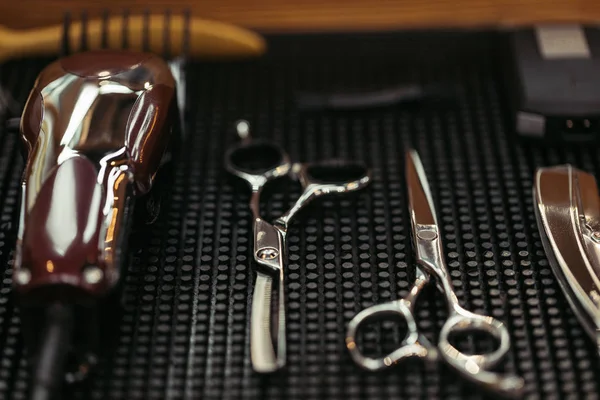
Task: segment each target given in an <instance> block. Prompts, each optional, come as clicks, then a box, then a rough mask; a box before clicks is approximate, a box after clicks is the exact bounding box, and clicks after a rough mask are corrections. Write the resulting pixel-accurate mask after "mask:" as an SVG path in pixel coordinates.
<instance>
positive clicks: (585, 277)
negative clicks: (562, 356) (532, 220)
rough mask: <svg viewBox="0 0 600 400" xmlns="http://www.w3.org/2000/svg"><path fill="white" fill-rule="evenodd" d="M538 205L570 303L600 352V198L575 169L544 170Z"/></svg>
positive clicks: (536, 195)
mask: <svg viewBox="0 0 600 400" xmlns="http://www.w3.org/2000/svg"><path fill="white" fill-rule="evenodd" d="M534 185H535V186H534V191H533V192H534V194H533V195H534V202H535V211H536V217H537V222H538V228H539V231H540V233H541V237H542V243H543V245H544V250H545V252H546V255H547V257H548V260H549V262H550V266H551V267H552V270H553V272H554V274H555V275H556V277H557V279H558V283H559V284H560V287H561V288H562V290H563V292H564V294H565V296H566V298H567V300H568V301H569V303H570V305H571V307H572V309H573V311H574V312H575V314H576V315H577V317H578V318H579V320H580V322H581V324H582V325H583V327H584V329H585V330H586V331H587V333H588V334H589V335H590V336H591V338H592V340H594V342H595V343H596V346H597V347H598V351H599V353H600V197H599V196H598V187H597V185H596V179H595V178H594V177H593V176H592V175H590V174H588V173H585V172H583V171H581V170H578V169H576V168H573V167H572V166H571V165H559V166H555V167H550V168H539V169H538V170H537V172H536V175H535V183H534Z"/></svg>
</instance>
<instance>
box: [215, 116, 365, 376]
mask: <svg viewBox="0 0 600 400" xmlns="http://www.w3.org/2000/svg"><path fill="white" fill-rule="evenodd" d="M237 131H238V135H239V136H240V138H241V142H240V143H239V144H236V145H235V146H233V147H231V148H230V149H229V150H228V152H227V154H226V156H225V167H226V169H227V170H228V171H229V172H230V173H232V174H234V175H236V176H238V177H240V178H242V179H244V180H245V181H246V182H248V184H249V185H250V187H251V189H252V195H251V197H250V202H249V204H250V209H251V210H252V218H253V221H254V222H253V232H254V260H255V261H256V263H257V264H259V265H260V266H261V267H263V268H261V269H258V270H257V271H256V272H257V277H256V282H255V285H254V295H253V299H252V313H251V318H250V357H251V360H252V365H253V368H254V370H255V371H257V372H263V373H268V372H273V371H275V370H277V369H279V368H281V367H283V366H284V365H285V359H286V344H285V301H284V299H285V296H284V271H285V259H286V257H287V254H286V253H287V251H286V235H287V231H288V225H289V223H290V221H291V220H292V219H293V217H294V216H295V215H296V214H297V213H298V212H299V211H300V210H301V209H302V208H304V207H305V206H306V205H307V204H308V203H309V202H311V201H312V200H314V199H316V198H318V197H320V196H323V195H328V194H334V193H348V192H353V191H356V190H358V189H361V188H363V187H365V186H366V185H367V184H368V183H369V181H370V180H371V175H370V171H369V170H368V169H367V168H366V167H365V166H364V165H361V164H357V163H346V162H337V161H327V162H323V163H311V164H308V163H306V164H303V163H292V162H290V158H289V156H288V155H287V154H286V152H285V151H284V150H283V149H282V148H280V147H279V146H277V145H275V144H273V143H270V142H265V141H258V140H253V139H251V138H250V134H249V126H248V123H247V122H246V121H240V122H238V124H237ZM288 175H289V176H291V177H292V178H294V179H296V180H298V181H299V182H300V184H301V185H302V188H303V191H302V194H301V195H300V197H299V198H298V199H297V200H296V202H295V203H294V205H293V206H292V207H291V208H290V209H289V210H288V211H287V212H285V213H284V214H283V215H281V216H280V217H279V218H277V219H276V220H275V221H273V223H272V224H271V223H269V222H267V221H265V220H264V219H263V218H262V217H261V216H260V195H261V192H262V190H263V188H264V186H265V185H266V184H267V183H269V182H271V181H272V180H274V179H277V178H280V177H283V176H288ZM273 278H276V279H277V280H278V285H279V287H278V296H279V301H278V304H277V305H276V309H277V312H275V313H272V312H271V298H272V285H273ZM272 314H273V315H274V316H275V317H276V318H275V321H272V320H271V316H272ZM273 328H274V330H275V336H276V340H273V333H272V330H273Z"/></svg>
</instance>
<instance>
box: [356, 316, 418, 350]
mask: <svg viewBox="0 0 600 400" xmlns="http://www.w3.org/2000/svg"><path fill="white" fill-rule="evenodd" d="M407 335H408V323H407V322H406V319H405V318H403V317H402V316H400V315H398V314H391V313H390V315H385V316H383V317H381V316H379V318H378V319H376V320H366V321H364V322H363V324H362V325H361V328H360V331H359V333H358V335H357V336H358V337H357V338H356V339H357V343H358V345H359V346H360V348H361V351H362V354H363V355H364V356H366V357H370V358H381V357H385V356H387V355H388V354H390V353H392V352H393V351H395V350H396V349H398V347H400V346H401V344H402V342H403V341H404V339H405V338H406V336H407Z"/></svg>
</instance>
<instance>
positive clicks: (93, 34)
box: [61, 9, 191, 59]
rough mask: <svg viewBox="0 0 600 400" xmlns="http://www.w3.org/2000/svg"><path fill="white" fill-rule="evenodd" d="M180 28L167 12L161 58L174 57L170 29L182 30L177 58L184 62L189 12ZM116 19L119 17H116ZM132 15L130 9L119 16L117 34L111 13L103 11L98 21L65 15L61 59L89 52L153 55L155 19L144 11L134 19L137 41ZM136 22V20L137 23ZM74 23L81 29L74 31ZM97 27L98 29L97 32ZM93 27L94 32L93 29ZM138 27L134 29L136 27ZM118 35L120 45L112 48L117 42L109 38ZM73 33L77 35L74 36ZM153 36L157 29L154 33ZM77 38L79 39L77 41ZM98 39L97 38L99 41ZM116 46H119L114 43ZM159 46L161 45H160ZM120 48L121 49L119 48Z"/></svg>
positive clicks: (148, 12)
mask: <svg viewBox="0 0 600 400" xmlns="http://www.w3.org/2000/svg"><path fill="white" fill-rule="evenodd" d="M182 14H183V26H181V27H179V26H177V27H175V26H173V23H172V15H173V13H172V11H171V10H170V9H167V10H166V11H165V12H164V14H163V15H164V18H163V24H164V25H163V30H162V41H161V42H162V46H161V45H159V46H160V47H162V49H161V50H162V51H160V54H159V55H161V56H163V57H164V58H166V59H169V58H171V57H172V56H173V54H174V52H173V46H175V47H179V46H177V44H175V45H174V44H173V43H172V38H173V36H172V35H173V34H172V32H171V30H172V29H182V31H183V32H182V33H183V34H182V42H181V44H180V46H181V50H182V51H181V55H180V57H182V58H185V59H187V57H188V55H189V50H190V24H191V16H190V11H189V9H185V10H184V11H183V13H182ZM116 16H117V18H118V14H116ZM112 17H115V14H112ZM131 18H132V15H131V13H130V11H129V9H124V10H123V12H122V13H121V21H120V22H121V27H120V29H118V28H117V29H118V30H117V31H115V23H116V21H115V19H114V18H111V13H110V12H109V11H108V10H107V9H104V10H103V11H102V14H101V16H100V18H99V19H94V18H91V17H90V15H89V13H88V12H87V11H86V10H83V11H81V13H80V14H79V21H77V18H73V16H72V14H71V13H70V12H66V13H65V15H64V19H63V32H62V41H61V56H66V55H69V54H72V53H76V52H83V51H87V50H90V49H97V48H100V49H109V48H112V49H115V48H121V49H132V50H141V51H146V52H149V51H154V52H156V48H154V49H153V48H152V46H154V47H156V44H157V41H156V38H155V40H154V41H153V40H151V33H152V29H151V28H152V26H151V24H152V21H155V22H156V21H157V19H156V17H155V16H154V17H151V13H150V10H145V11H144V12H143V13H142V14H141V15H140V14H138V15H137V16H136V17H135V18H141V32H139V33H140V34H141V40H140V37H139V36H137V34H136V32H130V30H131V29H132V28H131V26H130V25H131V24H130V21H131ZM138 21H139V20H138ZM77 22H80V24H81V28H79V27H74V26H75V25H76V24H77ZM98 24H99V26H100V29H98ZM93 26H95V28H93ZM136 26H137V25H136ZM135 29H138V28H135ZM119 30H120V34H121V38H120V43H119V44H117V45H116V46H117V47H115V42H116V40H117V39H116V38H115V37H112V40H111V33H112V34H116V35H117V36H118V35H119V32H118V31H119ZM73 31H75V32H77V33H74V32H73ZM154 33H155V34H156V29H155V30H154ZM132 34H133V35H134V36H135V37H136V38H137V40H135V39H134V38H132V36H131V35H132ZM77 36H79V37H77ZM98 36H100V37H98ZM117 43H118V42H117ZM159 43H160V41H159ZM119 46H120V47H119Z"/></svg>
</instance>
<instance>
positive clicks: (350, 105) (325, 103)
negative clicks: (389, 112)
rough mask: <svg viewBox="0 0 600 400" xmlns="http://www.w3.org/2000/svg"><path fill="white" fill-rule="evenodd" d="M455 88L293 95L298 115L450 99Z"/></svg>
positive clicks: (416, 86) (411, 86) (404, 87)
mask: <svg viewBox="0 0 600 400" xmlns="http://www.w3.org/2000/svg"><path fill="white" fill-rule="evenodd" d="M455 93H456V88H455V87H454V86H452V85H447V84H432V85H425V86H424V85H420V84H416V83H408V84H402V85H397V86H391V87H388V88H383V89H378V90H356V91H347V92H343V91H338V92H335V91H334V92H307V91H302V92H297V93H296V95H295V101H296V106H297V107H298V108H299V109H300V110H302V111H320V110H339V111H344V110H362V109H370V108H381V107H389V106H393V105H397V104H405V103H412V102H419V101H424V100H445V99H449V98H452V97H453V95H454V94H455Z"/></svg>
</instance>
